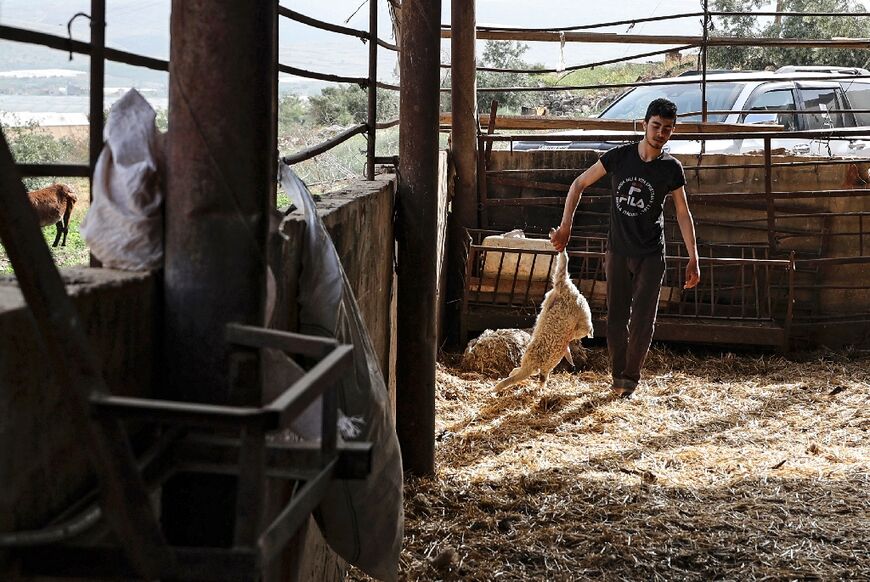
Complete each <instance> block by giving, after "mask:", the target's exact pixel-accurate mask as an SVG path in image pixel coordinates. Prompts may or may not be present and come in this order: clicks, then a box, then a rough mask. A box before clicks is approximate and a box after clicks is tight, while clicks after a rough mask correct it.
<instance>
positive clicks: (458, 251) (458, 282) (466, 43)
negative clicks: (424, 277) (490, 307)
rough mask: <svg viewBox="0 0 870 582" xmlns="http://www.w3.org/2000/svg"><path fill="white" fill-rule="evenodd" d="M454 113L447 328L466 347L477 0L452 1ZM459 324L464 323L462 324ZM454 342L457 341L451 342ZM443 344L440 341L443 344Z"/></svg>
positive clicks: (474, 197)
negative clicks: (465, 290)
mask: <svg viewBox="0 0 870 582" xmlns="http://www.w3.org/2000/svg"><path fill="white" fill-rule="evenodd" d="M450 22H451V24H450V29H451V31H452V33H451V35H450V64H451V67H450V79H451V80H450V87H451V91H450V111H451V118H452V127H451V140H450V144H451V145H450V151H451V155H450V159H451V163H452V164H453V169H454V170H455V179H454V180H453V184H452V186H453V188H452V194H453V198H452V201H451V212H450V216H449V222H448V228H449V230H448V233H449V237H448V247H447V251H448V254H447V262H448V269H447V303H446V306H447V309H446V316H447V325H448V329H449V332H450V335H452V333H453V332H454V330H457V325H458V329H459V335H458V337H457V338H456V341H458V342H459V347H460V348H463V347H464V346H465V340H464V339H463V336H464V335H465V334H464V333H462V323H461V318H463V317H465V315H464V313H463V312H462V310H461V309H460V310H457V307H459V305H460V303H461V299H462V297H463V290H462V289H463V286H464V282H465V281H467V279H466V278H464V277H463V273H465V263H466V261H468V260H469V257H468V256H467V253H466V249H465V244H466V238H467V235H466V232H467V231H466V229H468V228H477V226H478V215H477V205H478V194H477V131H478V115H477V62H476V60H475V41H476V38H477V31H476V26H477V24H476V20H475V1H474V0H470V1H469V0H452V2H451V8H450ZM457 319H460V322H459V323H458V324H457V321H456V320H457ZM451 340H452V338H451ZM439 341H440V340H439Z"/></svg>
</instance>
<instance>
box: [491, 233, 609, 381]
mask: <svg viewBox="0 0 870 582" xmlns="http://www.w3.org/2000/svg"><path fill="white" fill-rule="evenodd" d="M552 281H553V288H552V289H550V290H549V291H548V292H547V294H546V295H545V296H544V302H543V303H542V304H541V312H540V313H539V314H538V318H537V320H536V321H535V329H534V331H533V332H532V339H531V341H530V342H529V345H528V347H527V348H526V351H525V353H524V354H523V357H522V360H521V361H520V366H519V367H518V368H514V369H513V371H512V372H511V373H510V375H509V376H508V377H507V378H505V379H504V380H502V381H501V382H499V383H498V384H497V385H496V387H495V389H496V391H502V390H504V389H506V388H508V387H510V386H513V385H514V384H518V383H520V382H522V381H523V380H525V379H526V378H528V377H529V376H531V375H532V374H534V373H535V372H540V376H541V386H542V387H545V386H546V385H547V380H548V379H549V376H550V372H552V370H553V368H555V367H556V364H558V363H559V361H560V360H561V359H562V358H566V359H567V360H568V361H569V362H570V363H571V365H572V366H573V365H574V362H573V360H572V358H571V352H570V350H569V349H568V344H569V342H572V341H574V340H579V339H581V338H583V337H592V313H591V312H590V311H589V303H588V302H587V301H586V298H585V297H583V295H582V294H581V293H580V291H579V290H578V289H577V287H576V286H575V285H574V283H573V282H572V281H571V278H570V276H569V275H568V253H567V251H564V250H563V251H562V252H561V253H559V255H558V258H557V259H556V270H555V271H554V273H553V277H552Z"/></svg>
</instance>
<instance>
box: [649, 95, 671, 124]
mask: <svg viewBox="0 0 870 582" xmlns="http://www.w3.org/2000/svg"><path fill="white" fill-rule="evenodd" d="M653 115H658V116H659V117H661V118H662V119H673V120H676V119H677V104H676V103H674V102H673V101H671V100H670V99H665V98H664V97H659V98H658V99H653V100H652V101H651V102H650V104H649V107H647V108H646V117H644V118H643V120H644V121H649V118H650V117H652V116H653Z"/></svg>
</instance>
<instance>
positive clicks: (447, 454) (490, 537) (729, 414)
mask: <svg viewBox="0 0 870 582" xmlns="http://www.w3.org/2000/svg"><path fill="white" fill-rule="evenodd" d="M454 363H455V362H443V363H441V364H439V368H438V372H437V382H438V385H437V426H436V446H437V449H436V464H437V476H436V477H435V478H432V479H428V478H427V479H411V480H409V481H407V483H406V490H405V496H406V502H405V511H406V524H405V545H404V550H403V554H402V564H401V571H402V577H403V578H402V579H403V580H406V581H413V580H584V579H604V580H707V579H722V580H763V579H776V580H787V579H822V580H841V579H870V541H868V540H870V439H868V436H870V434H868V431H870V355H868V354H866V353H857V352H846V353H821V354H814V355H811V356H807V357H804V358H802V359H786V358H785V357H782V356H779V355H772V354H765V355H735V354H730V353H720V352H710V353H704V354H701V353H699V352H694V353H691V352H685V351H673V350H671V349H667V348H662V347H658V346H654V347H653V350H652V351H651V353H650V356H649V358H648V360H647V365H646V368H645V373H646V380H645V382H644V383H643V384H642V385H641V387H640V388H639V389H638V391H637V392H636V393H635V395H634V396H633V397H632V398H630V399H618V398H614V397H612V396H611V395H610V394H609V383H608V375H607V373H606V371H607V355H606V350H605V349H604V348H601V347H594V348H592V349H590V350H589V352H588V359H587V362H586V364H585V370H584V371H580V372H577V373H558V374H554V375H553V376H552V377H551V379H550V383H549V385H548V386H547V388H546V389H545V390H539V388H538V384H537V382H532V383H528V384H525V385H521V386H519V387H517V389H516V390H514V391H509V392H508V393H507V394H506V395H503V396H496V395H494V394H493V392H492V387H493V385H494V383H495V379H493V378H490V377H487V376H484V375H482V374H479V373H468V372H461V371H460V370H459V369H458V367H454V365H453V364H454Z"/></svg>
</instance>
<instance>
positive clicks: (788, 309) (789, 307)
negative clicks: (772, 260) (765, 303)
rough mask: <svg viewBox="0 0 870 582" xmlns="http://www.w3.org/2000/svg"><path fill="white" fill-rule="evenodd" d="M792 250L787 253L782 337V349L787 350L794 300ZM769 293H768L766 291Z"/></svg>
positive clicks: (793, 261)
mask: <svg viewBox="0 0 870 582" xmlns="http://www.w3.org/2000/svg"><path fill="white" fill-rule="evenodd" d="M794 255H795V253H794V251H791V252H790V253H789V257H788V258H789V266H788V305H787V306H786V313H785V338H784V339H783V346H782V348H783V350H785V351H788V349H789V346H790V340H791V326H792V322H793V320H794V301H795V294H794V293H795V289H794V272H795V260H794ZM768 295H770V293H768Z"/></svg>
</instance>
